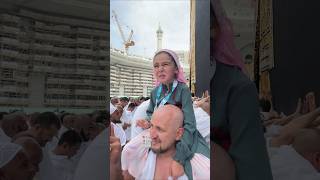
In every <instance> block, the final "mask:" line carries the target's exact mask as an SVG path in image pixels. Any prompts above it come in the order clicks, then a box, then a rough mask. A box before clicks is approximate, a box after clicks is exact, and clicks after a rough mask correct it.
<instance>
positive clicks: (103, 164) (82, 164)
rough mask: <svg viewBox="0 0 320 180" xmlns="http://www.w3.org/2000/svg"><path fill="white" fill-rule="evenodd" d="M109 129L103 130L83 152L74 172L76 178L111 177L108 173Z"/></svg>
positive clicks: (93, 179)
mask: <svg viewBox="0 0 320 180" xmlns="http://www.w3.org/2000/svg"><path fill="white" fill-rule="evenodd" d="M107 129H108V128H106V129H105V130H103V131H102V132H101V133H100V134H99V135H98V136H97V137H96V138H95V139H94V140H93V141H92V143H90V145H89V146H88V148H87V149H86V151H85V152H84V153H83V155H82V157H81V159H80V161H79V164H78V166H77V168H76V171H75V173H74V177H73V179H74V180H91V179H92V180H106V179H108V178H109V176H108V173H107V168H108V167H109V165H108V164H109V162H108V160H107V159H108V137H109V136H108V134H109V131H107Z"/></svg>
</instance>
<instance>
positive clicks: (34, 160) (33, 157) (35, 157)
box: [14, 137, 43, 172]
mask: <svg viewBox="0 0 320 180" xmlns="http://www.w3.org/2000/svg"><path fill="white" fill-rule="evenodd" d="M14 143H15V144H19V145H21V146H22V147H23V149H24V150H25V152H26V155H27V157H28V159H29V161H30V163H31V164H32V165H33V166H34V168H35V170H36V172H38V171H39V164H40V162H41V161H42V158H43V155H42V150H41V146H40V145H39V143H38V142H37V141H36V140H35V139H33V138H31V137H20V138H18V139H16V140H15V141H14Z"/></svg>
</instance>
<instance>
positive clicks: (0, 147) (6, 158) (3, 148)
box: [0, 142, 22, 168]
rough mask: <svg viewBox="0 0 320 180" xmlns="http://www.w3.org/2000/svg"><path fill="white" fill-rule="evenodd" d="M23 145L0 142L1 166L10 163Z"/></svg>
mask: <svg viewBox="0 0 320 180" xmlns="http://www.w3.org/2000/svg"><path fill="white" fill-rule="evenodd" d="M20 150H22V147H21V146H20V145H18V144H14V143H10V142H8V143H0V168H2V167H3V166H5V165H6V164H8V163H9V162H10V161H11V160H12V159H13V158H14V157H15V156H16V155H17V153H18V152H19V151H20Z"/></svg>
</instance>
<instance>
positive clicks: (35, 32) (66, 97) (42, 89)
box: [0, 7, 109, 109]
mask: <svg viewBox="0 0 320 180" xmlns="http://www.w3.org/2000/svg"><path fill="white" fill-rule="evenodd" d="M108 36H109V29H108V24H107V23H103V22H101V21H94V20H87V19H82V18H79V17H72V16H63V15H60V14H53V13H52V14H51V13H45V12H43V11H37V10H32V9H29V8H20V7H19V8H18V7H17V8H15V10H10V11H9V10H1V11H0V106H2V107H4V106H6V107H25V108H38V107H39V108H75V109H79V108H80V109H81V108H90V109H99V108H104V107H105V105H106V98H107V92H108V88H109V87H107V81H108V74H109V72H107V70H108V64H109V63H108V60H109V53H108V49H109V45H108V44H109V43H108V42H107V39H109V38H108Z"/></svg>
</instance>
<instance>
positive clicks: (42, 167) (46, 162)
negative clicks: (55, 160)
mask: <svg viewBox="0 0 320 180" xmlns="http://www.w3.org/2000/svg"><path fill="white" fill-rule="evenodd" d="M46 147H47V148H48V146H46ZM46 147H44V148H42V154H43V159H42V161H41V162H40V164H39V172H38V173H37V174H36V178H37V180H60V177H59V172H56V171H55V168H54V167H53V164H52V161H51V158H50V155H49V152H48V149H47V148H46Z"/></svg>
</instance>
